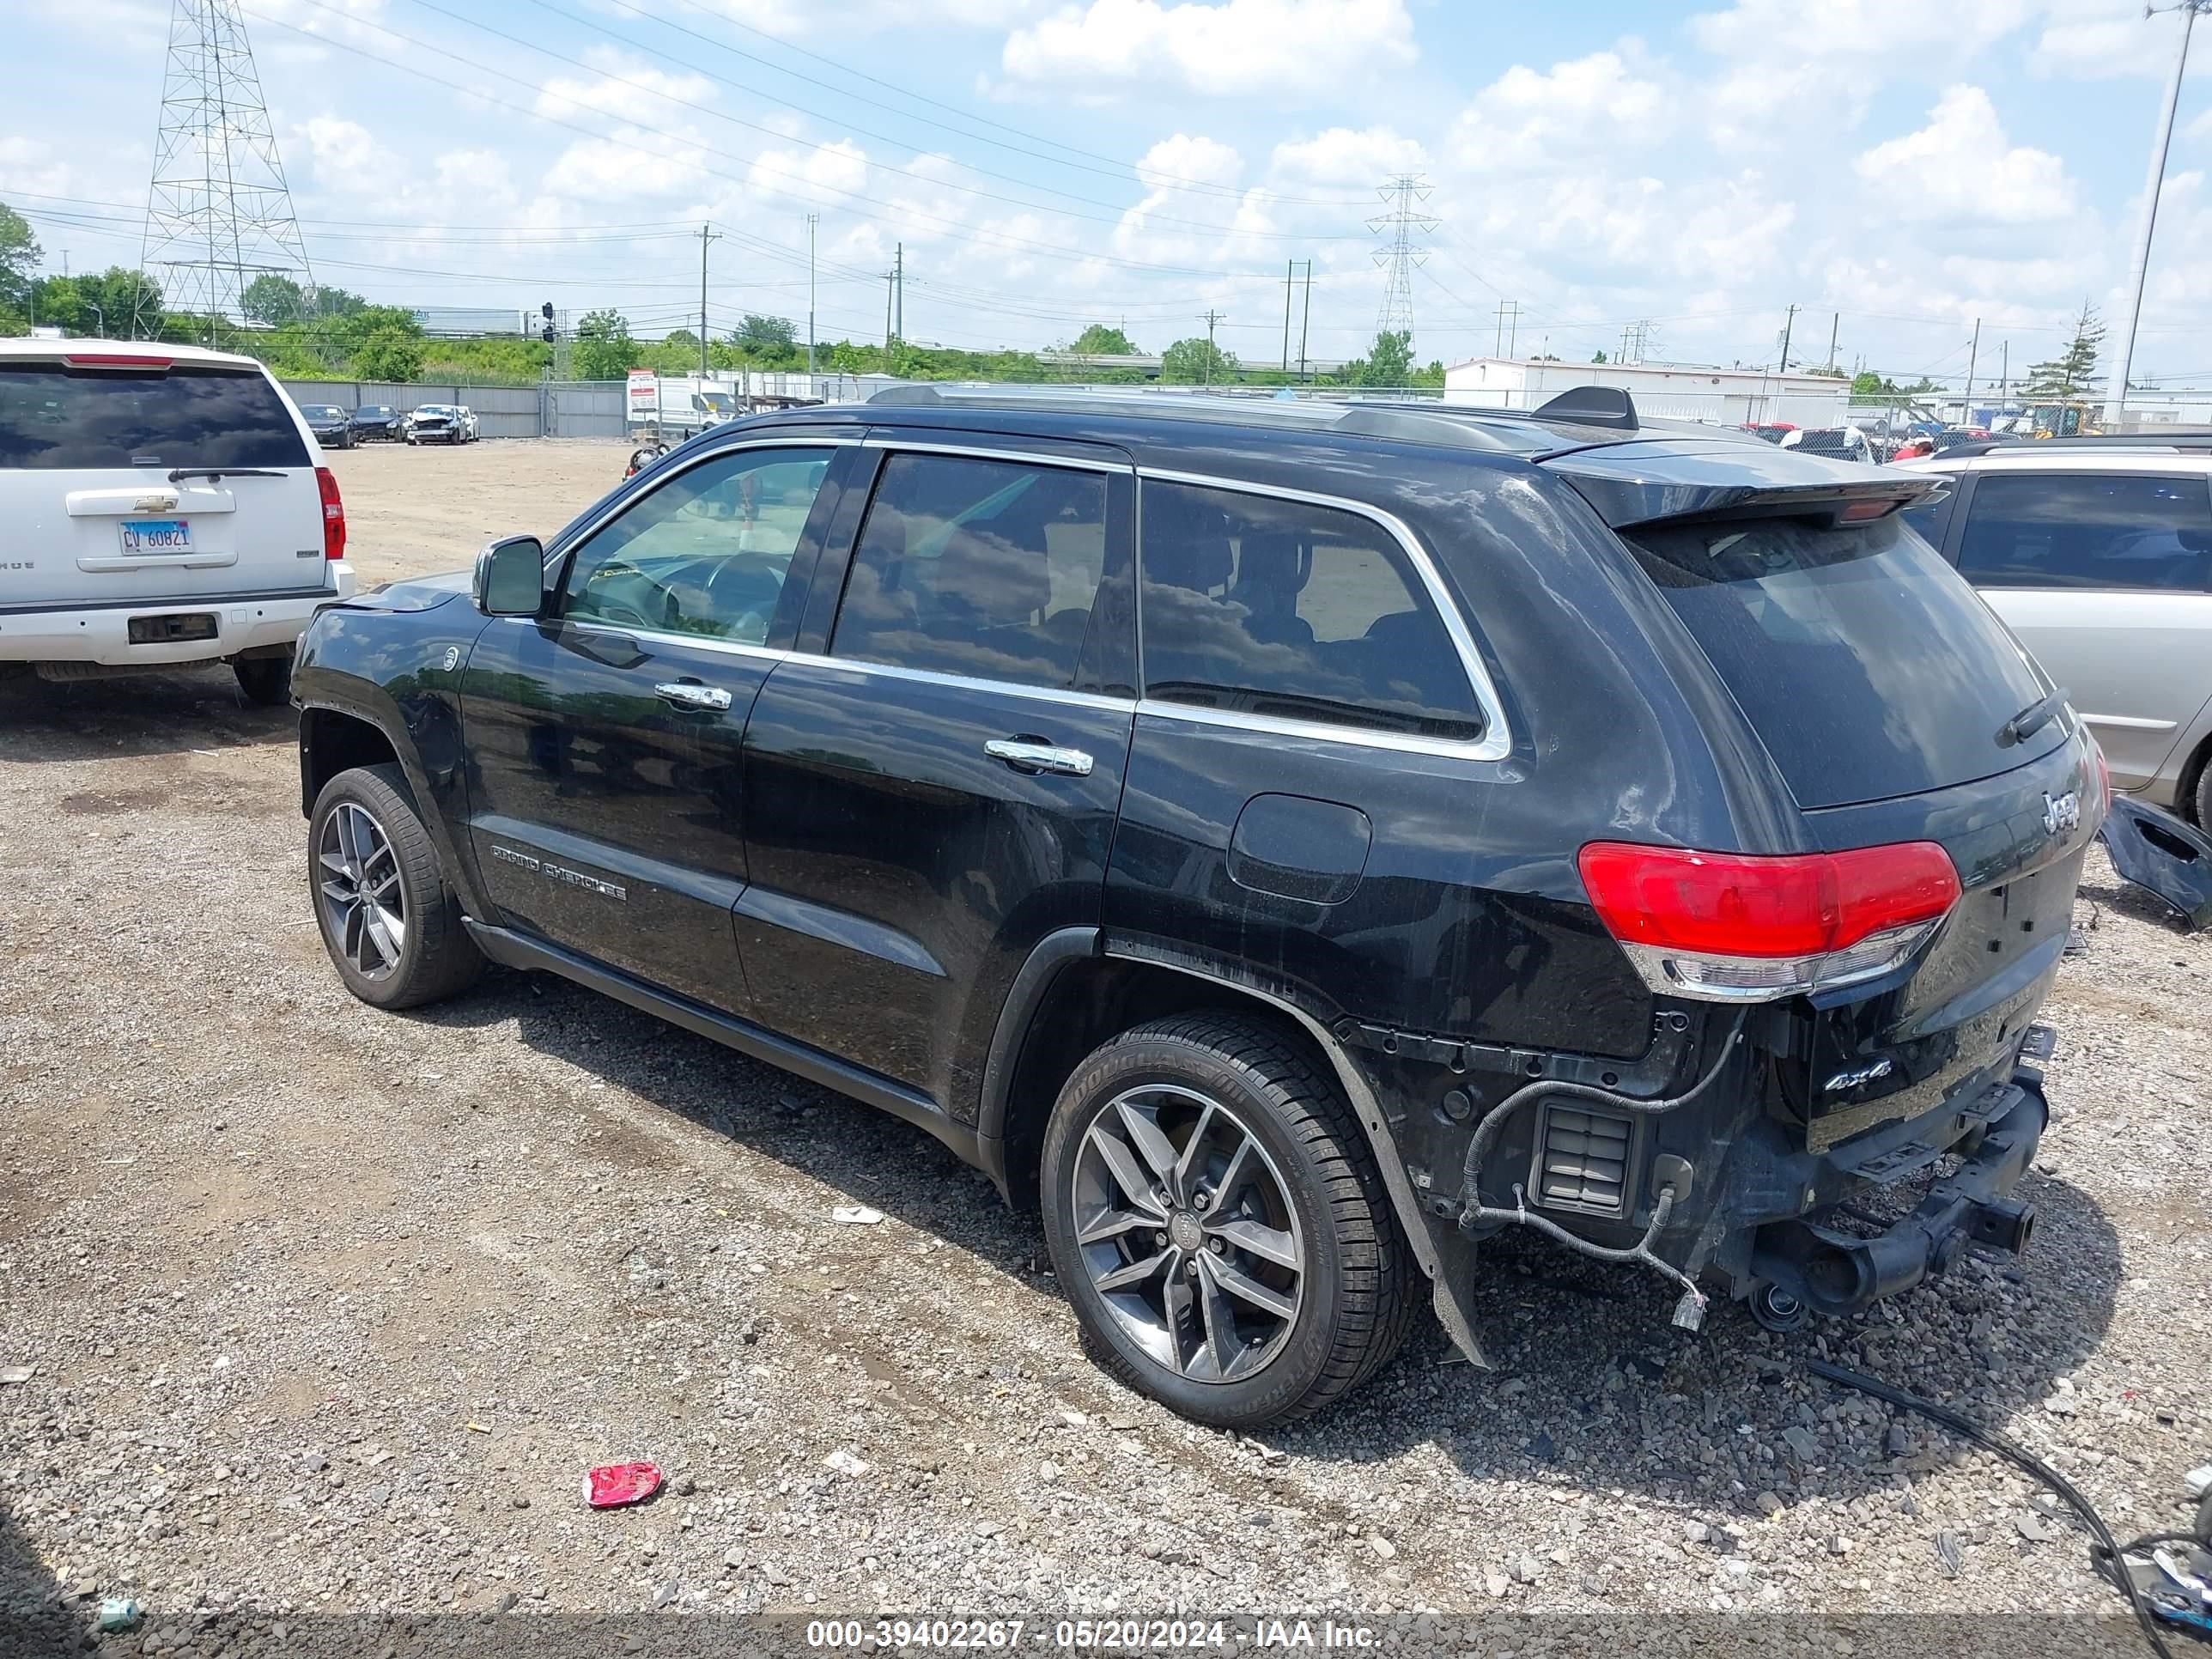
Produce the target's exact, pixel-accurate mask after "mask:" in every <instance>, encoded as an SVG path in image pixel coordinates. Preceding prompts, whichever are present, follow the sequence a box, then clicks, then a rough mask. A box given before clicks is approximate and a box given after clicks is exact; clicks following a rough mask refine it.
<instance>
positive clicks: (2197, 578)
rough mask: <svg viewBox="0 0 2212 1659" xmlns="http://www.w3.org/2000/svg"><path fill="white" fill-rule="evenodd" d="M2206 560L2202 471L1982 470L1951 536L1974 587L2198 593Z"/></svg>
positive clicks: (2210, 517) (2211, 549) (2211, 557)
mask: <svg viewBox="0 0 2212 1659" xmlns="http://www.w3.org/2000/svg"><path fill="white" fill-rule="evenodd" d="M2208 566H2212V487H2208V485H2207V483H2206V480H2205V479H2204V478H2203V477H2202V476H2199V477H2185V476H2180V475H2176V474H2172V473H2167V474H2164V475H2159V476H2145V475H2137V476H2128V475H2125V474H2120V473H2112V472H2081V473H2065V472H2013V473H2006V472H1984V474H1983V475H1982V476H1981V477H1980V478H1978V480H1977V481H1976V482H1975V485H1974V499H1973V503H1972V506H1971V507H1969V508H1968V510H1967V513H1966V529H1965V531H1964V532H1962V534H1961V537H1960V543H1959V568H1960V571H1961V572H1963V573H1964V574H1966V577H1967V578H1968V579H1969V580H1972V581H1974V582H1976V583H1978V584H1979V585H1980V586H1984V587H2064V588H2100V587H2104V588H2125V589H2132V590H2136V591H2142V590H2152V591H2159V590H2166V591H2172V592H2185V593H2201V592H2204V591H2205V586H2206V578H2207V576H2208V574H2212V569H2208Z"/></svg>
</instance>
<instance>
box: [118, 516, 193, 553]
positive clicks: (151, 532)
mask: <svg viewBox="0 0 2212 1659" xmlns="http://www.w3.org/2000/svg"><path fill="white" fill-rule="evenodd" d="M123 550H124V551H125V553H189V552H191V550H192V521H191V520H190V519H125V520H124V521H123Z"/></svg>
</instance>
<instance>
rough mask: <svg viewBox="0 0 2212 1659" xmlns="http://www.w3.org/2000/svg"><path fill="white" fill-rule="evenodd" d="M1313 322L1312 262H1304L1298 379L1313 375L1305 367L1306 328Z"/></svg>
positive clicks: (1305, 378) (1299, 327)
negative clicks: (1304, 292) (1304, 281)
mask: <svg viewBox="0 0 2212 1659" xmlns="http://www.w3.org/2000/svg"><path fill="white" fill-rule="evenodd" d="M1312 321H1313V261H1312V260H1310V259H1309V260H1307V261H1306V302H1305V306H1304V309H1302V310H1301V311H1300V312H1299V313H1298V378H1299V379H1300V380H1311V379H1312V378H1313V373H1312V371H1311V370H1310V369H1309V368H1307V367H1306V327H1307V325H1309V324H1310V323H1311V322H1312Z"/></svg>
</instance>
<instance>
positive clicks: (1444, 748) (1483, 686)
mask: <svg viewBox="0 0 2212 1659" xmlns="http://www.w3.org/2000/svg"><path fill="white" fill-rule="evenodd" d="M1136 474H1137V483H1138V490H1137V511H1138V526H1139V540H1138V547H1137V630H1138V631H1137V640H1138V655H1137V678H1138V683H1139V685H1141V684H1143V682H1144V668H1145V662H1144V625H1145V624H1144V617H1145V602H1144V592H1145V583H1144V543H1143V537H1142V528H1143V522H1144V520H1143V514H1144V488H1143V486H1144V485H1145V483H1147V482H1148V481H1157V482H1158V483H1172V484H1187V485H1189V486H1191V487H1192V488H1194V489H1220V490H1225V491H1227V492H1229V493H1231V494H1232V495H1264V496H1267V497H1270V498H1272V499H1273V500H1276V501H1297V502H1301V503H1303V504H1304V505H1306V506H1309V507H1330V508H1334V510H1335V511H1337V512H1340V513H1352V514H1354V515H1355V516H1357V517H1359V518H1363V519H1365V520H1368V521H1369V522H1370V523H1372V524H1376V525H1380V526H1382V527H1383V529H1384V530H1386V531H1388V532H1389V533H1390V535H1391V537H1392V538H1393V539H1395V541H1396V542H1397V544H1398V545H1399V546H1400V547H1401V549H1403V550H1404V551H1405V554H1406V557H1407V560H1408V561H1409V562H1411V563H1412V565H1413V570H1414V572H1415V574H1417V575H1419V578H1420V580H1421V586H1422V588H1423V590H1424V591H1425V592H1426V593H1427V594H1428V598H1429V603H1430V605H1431V606H1433V607H1434V608H1435V611H1436V613H1437V620H1438V621H1440V622H1441V623H1443V628H1444V632H1445V634H1446V635H1448V636H1449V638H1450V640H1451V642H1452V647H1453V649H1454V650H1455V651H1457V652H1458V653H1459V659H1460V666H1461V667H1462V669H1463V670H1464V671H1466V673H1467V678H1468V688H1469V690H1472V691H1473V692H1474V702H1475V707H1476V708H1478V709H1479V710H1480V711H1481V714H1482V735H1481V736H1480V737H1479V738H1468V739H1466V740H1456V739H1453V738H1425V737H1421V736H1419V735H1417V734H1414V733H1411V732H1384V731H1371V730H1369V729H1367V728H1365V727H1362V726H1337V725H1334V724H1331V723H1329V722H1326V721H1321V720H1291V719H1286V718H1283V717H1279V716H1277V715H1273V714H1242V713H1238V712H1236V711H1232V710H1227V709H1218V708H1205V707H1203V706H1202V705H1200V704H1195V703H1179V702H1160V701H1158V700H1156V699H1153V698H1150V697H1146V698H1142V699H1140V700H1139V703H1138V712H1139V713H1140V714H1162V715H1172V716H1174V717H1176V718H1178V719H1187V720H1199V721H1201V722H1203V723H1205V724H1207V725H1212V726H1238V727H1241V728H1243V729H1244V730H1247V731H1254V732H1281V733H1283V734H1285V736H1291V737H1304V738H1319V739H1322V740H1323V741H1327V742H1333V743H1351V744H1361V745H1363V746H1364V747H1366V748H1370V749H1395V750H1404V751H1406V752H1407V753H1412V754H1425V755H1449V756H1454V757H1457V758H1459V759H1462V760H1478V761H1495V760H1504V758H1505V757H1507V756H1508V755H1510V754H1511V753H1512V752H1513V734H1512V732H1510V730H1509V729H1508V728H1507V726H1506V724H1505V708H1504V704H1503V703H1501V702H1499V701H1498V690H1497V688H1496V687H1495V686H1494V685H1492V684H1491V679H1490V671H1489V670H1488V669H1487V668H1486V667H1485V666H1484V665H1483V661H1482V653H1481V652H1480V650H1478V649H1477V648H1476V647H1475V643H1474V635H1473V634H1471V633H1470V632H1468V626H1467V620H1466V618H1465V617H1462V616H1461V615H1460V613H1459V606H1458V605H1457V604H1456V603H1455V601H1454V600H1453V599H1452V597H1451V592H1450V590H1449V589H1448V588H1447V587H1445V586H1444V583H1443V576H1442V575H1441V574H1438V572H1437V568H1436V563H1435V562H1434V561H1433V560H1431V558H1430V557H1429V552H1428V550H1427V549H1426V548H1425V547H1424V546H1422V545H1421V542H1420V538H1419V537H1417V536H1415V535H1414V534H1413V529H1412V526H1409V525H1407V523H1406V521H1405V520H1402V519H1401V518H1399V517H1397V516H1396V515H1395V514H1394V513H1388V512H1385V511H1384V510H1383V508H1381V507H1374V506H1370V504H1369V503H1367V502H1365V501H1352V500H1350V499H1349V498H1347V497H1346V496H1342V495H1321V494H1319V493H1317V492H1316V491H1313V490H1310V489H1287V488H1285V487H1284V486H1283V485H1280V484H1265V483H1249V482H1247V481H1245V480H1243V479H1240V478H1224V477H1215V476H1214V475H1212V474H1211V473H1204V472H1175V471H1167V470H1165V469H1164V468H1158V467H1149V466H1140V467H1139V468H1137V469H1136Z"/></svg>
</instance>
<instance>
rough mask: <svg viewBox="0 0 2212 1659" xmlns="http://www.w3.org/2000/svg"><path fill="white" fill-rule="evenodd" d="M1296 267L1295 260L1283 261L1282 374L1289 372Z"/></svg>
mask: <svg viewBox="0 0 2212 1659" xmlns="http://www.w3.org/2000/svg"><path fill="white" fill-rule="evenodd" d="M1297 267H1298V262H1297V260H1296V259H1285V260H1284V261H1283V373H1284V374H1289V373H1290V372H1291V272H1292V271H1294V270H1297Z"/></svg>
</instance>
